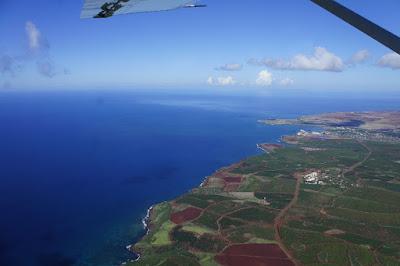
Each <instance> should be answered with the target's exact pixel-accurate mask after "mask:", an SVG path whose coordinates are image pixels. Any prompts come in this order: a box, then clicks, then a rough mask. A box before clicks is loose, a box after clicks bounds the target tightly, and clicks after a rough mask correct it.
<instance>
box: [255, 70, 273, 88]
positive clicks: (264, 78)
mask: <svg viewBox="0 0 400 266" xmlns="http://www.w3.org/2000/svg"><path fill="white" fill-rule="evenodd" d="M256 84H257V85H259V86H270V85H271V84H272V73H270V72H268V70H263V71H261V72H260V73H258V78H257V80H256Z"/></svg>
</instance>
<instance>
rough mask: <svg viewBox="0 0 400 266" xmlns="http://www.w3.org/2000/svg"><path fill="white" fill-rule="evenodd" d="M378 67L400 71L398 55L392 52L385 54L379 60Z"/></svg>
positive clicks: (399, 57)
mask: <svg viewBox="0 0 400 266" xmlns="http://www.w3.org/2000/svg"><path fill="white" fill-rule="evenodd" d="M378 65H379V66H381V67H387V68H391V69H393V70H395V69H400V55H399V54H397V53H394V52H393V53H388V54H385V55H384V56H382V57H381V58H380V59H379V61H378Z"/></svg>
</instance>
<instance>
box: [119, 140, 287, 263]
mask: <svg viewBox="0 0 400 266" xmlns="http://www.w3.org/2000/svg"><path fill="white" fill-rule="evenodd" d="M282 137H283V136H281V138H282ZM281 138H280V139H279V140H277V141H276V144H272V145H280V144H279V143H282V139H281ZM262 145H263V144H256V147H257V149H259V150H261V151H262V152H264V153H267V154H268V153H269V152H270V151H268V150H267V149H264V148H262ZM257 154H258V153H255V154H253V155H252V156H256V155H257ZM244 160H246V158H243V159H241V160H239V161H238V162H233V163H232V164H230V165H228V166H222V167H220V168H218V169H217V170H215V171H214V173H213V174H211V175H209V176H205V177H204V178H203V180H202V182H201V183H200V184H199V185H198V186H197V187H193V188H192V189H191V190H190V191H193V190H196V189H199V188H203V187H204V186H207V183H208V181H209V179H210V178H212V177H213V175H214V174H218V173H222V172H224V171H227V170H229V169H231V168H233V167H236V166H238V165H239V164H241V163H242V162H243V161H244ZM164 202H168V201H164ZM162 203H163V202H159V203H156V204H154V205H151V206H150V207H149V208H148V209H147V211H146V215H145V216H144V217H143V218H142V220H141V222H142V224H143V230H144V234H143V235H142V237H140V238H138V240H137V241H136V242H135V243H132V244H129V245H128V246H126V249H127V250H128V251H130V252H132V253H133V254H134V255H136V256H137V258H136V259H135V260H130V261H129V262H130V263H132V262H138V261H140V259H141V257H142V256H141V253H140V251H139V250H137V249H135V246H136V244H138V243H139V242H141V241H142V240H143V239H144V238H145V237H146V236H147V235H149V233H150V232H151V225H152V214H153V211H154V207H156V206H157V205H159V204H162ZM127 263H128V262H123V263H122V264H121V265H126V264H127Z"/></svg>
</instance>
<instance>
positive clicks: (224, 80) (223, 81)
mask: <svg viewBox="0 0 400 266" xmlns="http://www.w3.org/2000/svg"><path fill="white" fill-rule="evenodd" d="M207 84H208V85H215V86H231V85H235V84H236V80H235V79H234V78H233V77H232V76H226V77H217V78H214V77H209V78H208V79H207Z"/></svg>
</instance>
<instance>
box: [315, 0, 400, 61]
mask: <svg viewBox="0 0 400 266" xmlns="http://www.w3.org/2000/svg"><path fill="white" fill-rule="evenodd" d="M311 1H312V2H314V3H315V4H317V5H319V6H320V7H322V8H324V9H326V10H327V11H329V12H331V13H332V14H334V15H335V16H337V17H339V18H341V19H342V20H344V21H345V22H347V23H349V24H350V25H352V26H353V27H356V28H357V29H359V30H360V31H362V32H364V33H365V34H367V35H369V36H370V37H371V38H373V39H375V40H376V41H378V42H380V43H381V44H383V45H385V46H386V47H388V48H390V49H392V50H393V51H395V52H396V53H398V54H400V38H399V37H398V36H397V35H395V34H393V33H391V32H390V31H387V30H386V29H384V28H382V27H381V26H379V25H377V24H375V23H373V22H372V21H370V20H368V19H366V18H364V17H362V16H360V15H359V14H357V13H355V12H354V11H352V10H350V9H348V8H347V7H345V6H343V5H341V4H339V3H338V2H336V1H335V0H311Z"/></svg>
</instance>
